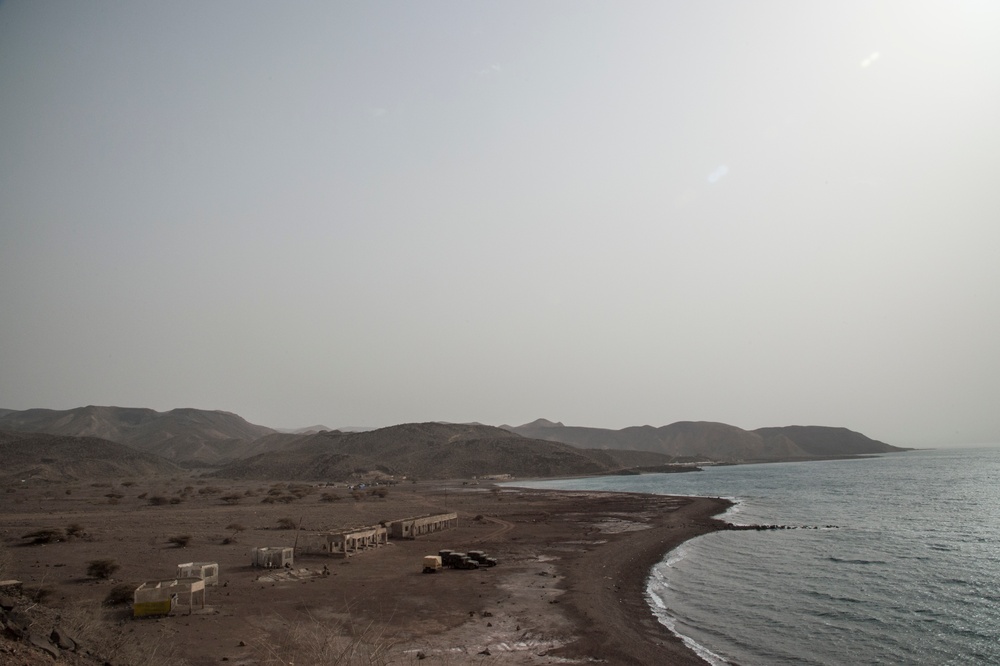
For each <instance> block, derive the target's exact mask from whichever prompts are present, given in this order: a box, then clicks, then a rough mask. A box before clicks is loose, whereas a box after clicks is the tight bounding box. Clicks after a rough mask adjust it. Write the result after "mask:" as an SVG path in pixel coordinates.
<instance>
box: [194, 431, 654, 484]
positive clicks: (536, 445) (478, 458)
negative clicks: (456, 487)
mask: <svg viewBox="0 0 1000 666" xmlns="http://www.w3.org/2000/svg"><path fill="white" fill-rule="evenodd" d="M269 439H271V440H272V446H270V447H268V448H269V450H266V451H264V452H261V453H259V454H257V455H255V456H251V457H249V458H246V459H243V460H238V461H235V462H233V463H231V464H229V465H226V466H225V467H223V468H221V469H219V470H218V471H216V472H214V473H212V476H216V477H222V478H238V479H268V478H280V479H288V480H299V481H322V480H333V481H343V480H347V479H350V478H352V476H354V475H357V474H371V473H373V472H374V473H381V474H384V475H388V476H407V477H419V478H424V479H427V478H432V479H443V478H469V477H472V476H487V475H496V474H511V475H513V476H516V477H546V476H572V475H583V474H600V473H605V472H614V471H618V470H621V469H623V468H632V467H639V466H657V465H659V466H662V465H666V464H668V463H670V462H671V459H670V458H669V457H667V456H663V455H659V454H656V453H648V452H634V451H588V450H585V449H580V448H577V447H574V446H570V445H568V444H562V443H558V442H546V441H539V440H533V439H527V438H525V437H522V436H521V435H518V434H517V433H513V432H510V431H509V430H504V429H502V428H497V427H494V426H484V425H478V424H454V423H437V422H434V423H406V424H403V425H397V426H390V427H388V428H379V429H377V430H369V431H364V432H349V433H345V432H340V431H336V430H335V431H328V432H321V433H317V434H313V435H306V436H300V437H295V438H293V439H283V440H281V441H280V442H279V441H278V440H277V439H276V438H274V437H271V438H269Z"/></svg>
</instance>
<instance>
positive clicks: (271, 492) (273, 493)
mask: <svg viewBox="0 0 1000 666" xmlns="http://www.w3.org/2000/svg"><path fill="white" fill-rule="evenodd" d="M284 492H285V491H284V490H282V489H281V488H271V489H270V490H268V491H267V494H268V495H270V496H272V497H277V496H278V495H282V494H284Z"/></svg>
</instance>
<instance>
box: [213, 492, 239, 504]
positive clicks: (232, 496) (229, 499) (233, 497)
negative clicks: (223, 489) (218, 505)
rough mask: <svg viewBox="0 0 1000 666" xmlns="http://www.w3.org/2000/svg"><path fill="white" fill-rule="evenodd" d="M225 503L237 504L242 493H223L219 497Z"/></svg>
mask: <svg viewBox="0 0 1000 666" xmlns="http://www.w3.org/2000/svg"><path fill="white" fill-rule="evenodd" d="M219 499H221V500H222V501H223V502H225V503H226V504H239V503H240V500H241V499H243V495H240V494H239V493H229V494H228V495H223V496H222V497H221V498H219Z"/></svg>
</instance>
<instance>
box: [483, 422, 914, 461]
mask: <svg viewBox="0 0 1000 666" xmlns="http://www.w3.org/2000/svg"><path fill="white" fill-rule="evenodd" d="M502 427H503V428H505V429H507V430H510V431H511V432H516V433H518V434H520V435H523V436H525V437H530V438H534V439H544V440H547V441H550V442H563V443H565V444H572V445H574V446H580V447H586V448H600V449H609V450H619V449H633V450H639V451H654V452H657V453H661V454H664V455H667V456H672V457H676V458H678V459H681V460H699V461H707V460H711V461H718V462H750V461H774V460H807V459H811V458H831V457H840V456H855V455H863V454H873V453H891V452H896V451H905V450H906V449H901V448H898V447H895V446H890V445H889V444H886V443H884V442H879V441H877V440H873V439H870V438H868V437H866V436H864V435H862V434H861V433H857V432H854V431H851V430H848V429H847V428H831V427H825V426H786V427H781V428H760V429H758V430H743V429H742V428H737V427H736V426H731V425H727V424H725V423H712V422H707V421H679V422H677V423H672V424H670V425H666V426H662V427H659V428H655V427H653V426H634V427H631V428H623V429H621V430H607V429H603V428H584V427H575V426H565V425H563V424H562V423H556V422H552V421H547V420H545V419H539V420H537V421H533V422H531V423H526V424H524V425H521V426H502Z"/></svg>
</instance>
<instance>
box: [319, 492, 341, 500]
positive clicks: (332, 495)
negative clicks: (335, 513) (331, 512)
mask: <svg viewBox="0 0 1000 666" xmlns="http://www.w3.org/2000/svg"><path fill="white" fill-rule="evenodd" d="M340 499H342V498H341V497H340V495H338V494H337V493H333V492H330V493H323V495H322V496H321V497H320V498H319V501H320V502H336V501H338V500H340Z"/></svg>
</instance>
